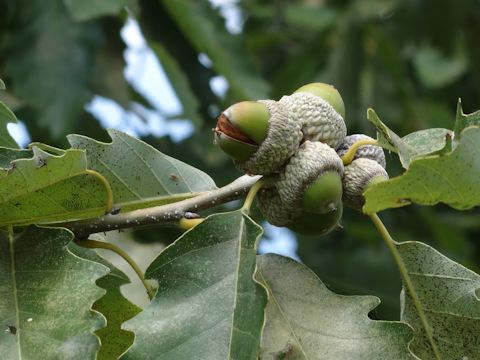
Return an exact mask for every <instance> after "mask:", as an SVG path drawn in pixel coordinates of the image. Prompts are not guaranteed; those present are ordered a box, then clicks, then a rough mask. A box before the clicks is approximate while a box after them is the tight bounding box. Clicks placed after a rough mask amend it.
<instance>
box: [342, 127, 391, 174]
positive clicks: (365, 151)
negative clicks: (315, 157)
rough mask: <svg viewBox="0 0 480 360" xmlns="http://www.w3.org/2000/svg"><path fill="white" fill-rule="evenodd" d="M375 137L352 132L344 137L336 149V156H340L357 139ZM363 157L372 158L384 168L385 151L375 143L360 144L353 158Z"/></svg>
mask: <svg viewBox="0 0 480 360" xmlns="http://www.w3.org/2000/svg"><path fill="white" fill-rule="evenodd" d="M361 140H371V141H375V139H373V138H371V137H370V136H367V135H365V134H352V135H348V136H346V137H345V139H344V140H343V142H342V144H341V145H340V147H339V148H338V149H337V154H338V156H340V157H342V156H343V155H345V153H346V152H347V151H348V149H350V147H351V146H352V145H353V144H355V143H356V142H358V141H361ZM359 158H365V159H370V160H374V161H376V162H377V163H379V164H380V165H381V166H382V167H383V168H384V169H385V168H386V165H387V163H386V161H385V153H384V152H383V149H382V148H381V147H380V146H376V145H362V146H360V147H359V148H358V150H357V151H356V153H355V156H354V157H353V159H359Z"/></svg>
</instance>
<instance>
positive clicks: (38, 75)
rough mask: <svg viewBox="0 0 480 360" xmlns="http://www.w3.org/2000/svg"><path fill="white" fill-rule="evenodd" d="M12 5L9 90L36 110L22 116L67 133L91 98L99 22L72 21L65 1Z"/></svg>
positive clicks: (7, 67) (7, 46) (53, 131)
mask: <svg viewBox="0 0 480 360" xmlns="http://www.w3.org/2000/svg"><path fill="white" fill-rule="evenodd" d="M13 9H14V10H13V11H12V13H11V14H10V15H11V16H10V17H9V21H8V23H7V25H8V28H9V30H10V31H11V34H12V36H10V37H8V38H7V39H6V42H5V49H6V51H7V52H8V54H9V56H7V57H6V61H5V71H6V73H7V74H8V75H9V76H10V77H11V78H12V81H11V88H12V89H13V91H14V93H15V94H16V95H17V96H19V97H21V98H22V99H24V100H26V101H27V102H28V105H30V106H31V107H32V108H33V109H35V110H36V111H37V116H36V117H34V118H31V117H28V116H27V117H26V119H25V120H26V121H27V122H28V123H29V124H32V125H33V124H38V125H40V126H41V127H43V128H48V130H49V132H50V133H51V134H52V135H53V136H54V137H56V138H59V137H60V136H63V135H64V134H65V133H66V132H68V131H71V129H72V127H73V124H74V123H75V121H76V120H77V118H78V117H79V116H80V114H81V113H82V112H83V107H84V105H85V103H86V102H87V101H88V100H89V99H90V97H91V93H90V91H89V89H88V81H89V75H90V72H91V68H92V51H93V49H94V48H95V46H97V45H98V44H99V40H98V35H99V33H98V31H99V28H98V25H96V24H94V23H90V24H86V23H85V24H77V23H75V22H74V21H73V20H72V18H71V17H70V15H69V14H68V13H67V10H66V8H65V5H64V1H63V0H54V1H48V2H44V1H40V0H33V1H30V0H28V1H24V0H20V1H15V7H14V8H13ZM19 9H21V10H19ZM25 44H30V45H29V46H25ZM73 75H74V76H73Z"/></svg>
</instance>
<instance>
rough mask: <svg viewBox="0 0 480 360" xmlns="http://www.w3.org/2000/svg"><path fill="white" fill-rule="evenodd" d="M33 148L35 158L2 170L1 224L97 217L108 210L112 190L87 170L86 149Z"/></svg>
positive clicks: (13, 163)
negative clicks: (51, 150) (52, 150)
mask: <svg viewBox="0 0 480 360" xmlns="http://www.w3.org/2000/svg"><path fill="white" fill-rule="evenodd" d="M32 150H33V157H31V158H20V159H17V160H14V161H12V162H11V163H10V164H9V166H8V167H7V168H5V169H2V170H0V184H1V186H0V198H1V210H0V219H1V220H0V226H5V225H8V224H24V225H25V224H32V223H41V222H45V221H58V220H62V219H66V218H85V217H94V216H99V215H101V214H103V213H104V212H105V211H106V210H108V208H107V196H108V191H109V189H108V188H106V186H105V183H104V182H102V181H101V180H99V179H101V176H99V175H98V174H95V173H92V172H91V170H88V169H87V159H86V157H85V152H84V151H81V150H67V151H65V152H64V153H63V154H61V155H52V154H50V153H48V152H46V151H44V150H42V149H40V148H38V147H36V146H34V147H33V149H32Z"/></svg>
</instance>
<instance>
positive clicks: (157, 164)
mask: <svg viewBox="0 0 480 360" xmlns="http://www.w3.org/2000/svg"><path fill="white" fill-rule="evenodd" d="M108 133H109V135H110V137H111V138H112V142H111V143H102V142H99V141H96V140H93V139H90V138H87V137H85V136H81V135H69V136H68V141H69V142H70V144H71V145H72V148H74V149H82V150H85V151H86V153H87V159H88V167H89V168H90V169H93V170H96V171H98V172H99V173H101V174H103V175H104V176H105V177H106V178H107V180H108V182H109V183H110V184H111V187H112V190H113V194H114V201H115V205H116V206H117V207H120V208H122V210H123V211H129V210H134V209H138V208H141V207H149V206H155V205H159V204H164V203H167V202H171V201H172V200H171V199H170V198H169V196H170V195H175V194H185V193H192V192H201V191H208V190H212V189H215V188H216V186H215V183H214V182H213V180H212V179H211V178H210V177H209V176H208V175H207V174H205V173H203V172H201V171H200V170H197V169H195V168H194V167H192V166H190V165H187V164H185V163H183V162H181V161H179V160H177V159H174V158H172V157H170V156H168V155H165V154H162V153H161V152H159V151H158V150H156V149H155V148H153V147H152V146H150V145H148V144H146V143H144V142H143V141H141V140H138V139H136V138H134V137H131V136H129V135H127V134H125V133H122V132H120V131H117V130H109V131H108ZM186 196H188V195H186ZM177 198H178V197H176V199H177Z"/></svg>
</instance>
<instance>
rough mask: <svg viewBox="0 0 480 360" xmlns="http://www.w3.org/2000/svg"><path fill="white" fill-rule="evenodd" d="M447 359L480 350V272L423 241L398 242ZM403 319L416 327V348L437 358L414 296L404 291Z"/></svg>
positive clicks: (424, 356) (474, 355) (475, 354)
mask: <svg viewBox="0 0 480 360" xmlns="http://www.w3.org/2000/svg"><path fill="white" fill-rule="evenodd" d="M396 246H397V249H398V251H399V253H400V256H401V257H402V259H403V262H404V264H405V266H406V268H407V271H408V274H409V276H410V278H411V281H412V284H413V287H414V289H415V291H416V293H417V295H418V298H419V300H420V306H421V307H422V309H423V310H424V312H425V315H426V317H427V321H428V325H429V327H430V328H431V329H432V332H433V338H434V341H435V343H436V346H437V348H438V350H439V352H440V354H441V356H442V359H476V358H478V354H480V337H479V334H480V300H479V297H478V295H477V292H478V289H480V276H479V275H478V274H475V273H474V272H473V271H471V270H468V269H467V268H465V267H463V266H462V265H460V264H458V263H456V262H454V261H452V260H450V259H448V258H447V257H445V256H444V255H442V254H440V253H439V252H438V251H436V250H435V249H433V248H431V247H430V246H428V245H426V244H423V243H420V242H406V243H400V244H396ZM401 320H403V321H405V322H407V323H408V324H409V325H411V326H412V327H413V328H414V329H415V338H414V341H413V342H412V344H411V349H412V351H413V352H414V353H415V354H416V355H417V356H418V357H420V358H421V359H425V360H428V359H435V356H434V354H433V352H432V348H431V346H430V344H429V342H428V340H427V337H426V334H425V331H424V330H423V327H422V325H421V323H420V320H419V317H418V315H417V311H416V309H415V307H414V304H413V302H412V298H411V297H410V295H409V294H408V293H406V291H405V289H404V290H403V291H402V310H401Z"/></svg>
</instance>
